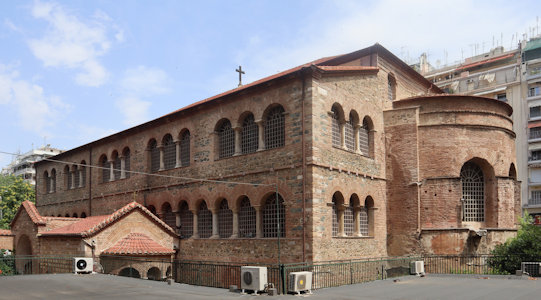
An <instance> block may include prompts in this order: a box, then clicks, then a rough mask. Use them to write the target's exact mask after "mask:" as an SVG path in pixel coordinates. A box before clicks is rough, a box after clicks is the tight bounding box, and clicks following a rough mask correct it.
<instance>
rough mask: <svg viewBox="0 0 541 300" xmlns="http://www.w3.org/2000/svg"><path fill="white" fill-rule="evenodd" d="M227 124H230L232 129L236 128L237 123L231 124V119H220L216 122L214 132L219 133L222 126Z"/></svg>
mask: <svg viewBox="0 0 541 300" xmlns="http://www.w3.org/2000/svg"><path fill="white" fill-rule="evenodd" d="M226 122H229V124H231V127H235V126H234V125H235V123H234V122H231V120H230V119H229V118H220V119H219V120H218V121H216V123H215V124H214V132H217V131H218V130H220V127H222V125H223V124H224V123H226Z"/></svg>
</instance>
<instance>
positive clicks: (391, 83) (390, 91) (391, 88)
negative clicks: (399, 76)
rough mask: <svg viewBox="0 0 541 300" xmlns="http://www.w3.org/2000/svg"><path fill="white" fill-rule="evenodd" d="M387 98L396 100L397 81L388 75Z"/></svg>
mask: <svg viewBox="0 0 541 300" xmlns="http://www.w3.org/2000/svg"><path fill="white" fill-rule="evenodd" d="M387 97H388V98H389V100H394V99H396V79H395V78H394V76H393V75H391V74H389V75H387Z"/></svg>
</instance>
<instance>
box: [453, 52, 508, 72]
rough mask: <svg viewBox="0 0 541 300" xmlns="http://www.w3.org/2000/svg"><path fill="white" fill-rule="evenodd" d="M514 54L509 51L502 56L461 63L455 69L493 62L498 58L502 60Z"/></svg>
mask: <svg viewBox="0 0 541 300" xmlns="http://www.w3.org/2000/svg"><path fill="white" fill-rule="evenodd" d="M514 55H515V54H514V53H510V54H507V55H502V56H498V57H494V58H490V59H485V60H481V61H478V62H474V63H471V64H467V65H463V66H461V67H458V68H457V69H456V70H457V71H459V70H463V69H468V68H471V67H475V66H479V65H482V64H488V63H491V62H495V61H499V60H502V59H506V58H510V57H513V56H514Z"/></svg>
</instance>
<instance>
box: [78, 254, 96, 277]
mask: <svg viewBox="0 0 541 300" xmlns="http://www.w3.org/2000/svg"><path fill="white" fill-rule="evenodd" d="M93 269H94V261H93V259H92V258H90V257H74V258H73V270H74V273H75V274H77V273H92V271H93Z"/></svg>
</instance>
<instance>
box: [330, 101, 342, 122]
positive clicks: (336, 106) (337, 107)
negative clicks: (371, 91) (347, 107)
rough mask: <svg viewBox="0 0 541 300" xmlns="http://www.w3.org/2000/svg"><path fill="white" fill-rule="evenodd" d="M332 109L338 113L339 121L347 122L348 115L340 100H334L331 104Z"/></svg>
mask: <svg viewBox="0 0 541 300" xmlns="http://www.w3.org/2000/svg"><path fill="white" fill-rule="evenodd" d="M331 111H332V112H334V113H336V114H337V115H336V117H337V119H338V121H339V122H342V123H343V122H345V121H346V116H345V114H344V108H343V107H342V105H341V104H340V103H338V102H334V103H333V104H332V106H331Z"/></svg>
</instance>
